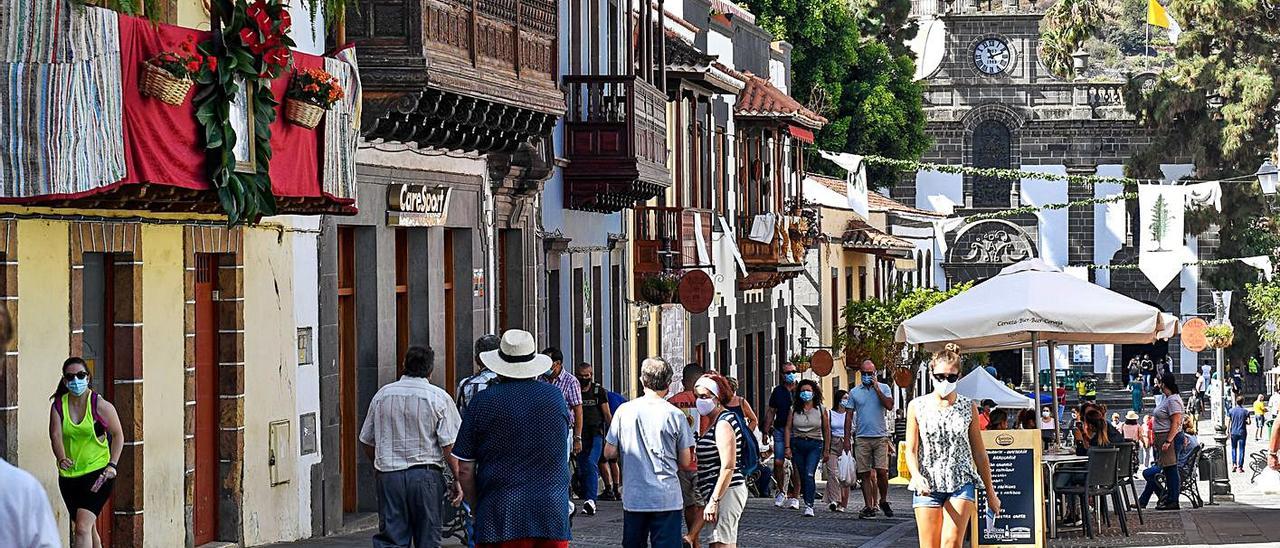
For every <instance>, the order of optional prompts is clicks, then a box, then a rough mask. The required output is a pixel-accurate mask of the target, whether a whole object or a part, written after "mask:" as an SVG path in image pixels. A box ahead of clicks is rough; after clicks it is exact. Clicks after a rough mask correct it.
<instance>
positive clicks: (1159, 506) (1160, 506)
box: [1156, 502, 1182, 510]
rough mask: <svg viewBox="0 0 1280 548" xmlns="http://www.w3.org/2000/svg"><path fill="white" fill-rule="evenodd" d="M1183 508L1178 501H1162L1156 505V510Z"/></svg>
mask: <svg viewBox="0 0 1280 548" xmlns="http://www.w3.org/2000/svg"><path fill="white" fill-rule="evenodd" d="M1181 509H1182V506H1180V505H1179V504H1178V503H1177V502H1170V503H1163V502H1162V503H1160V504H1157V505H1156V510H1181Z"/></svg>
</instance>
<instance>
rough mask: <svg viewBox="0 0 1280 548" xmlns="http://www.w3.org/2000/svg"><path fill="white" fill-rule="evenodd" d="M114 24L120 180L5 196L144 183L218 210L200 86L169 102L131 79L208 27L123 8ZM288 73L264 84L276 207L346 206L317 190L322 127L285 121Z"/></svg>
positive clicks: (60, 198)
mask: <svg viewBox="0 0 1280 548" xmlns="http://www.w3.org/2000/svg"><path fill="white" fill-rule="evenodd" d="M119 25H120V26H119V28H120V62H121V77H122V78H121V84H122V85H121V89H120V92H121V93H122V95H123V106H124V111H123V136H124V138H123V141H124V143H123V146H124V156H125V167H126V175H125V177H124V179H122V180H120V181H118V182H116V183H113V184H110V185H106V186H102V187H98V188H95V189H92V190H88V191H84V192H80V193H77V194H61V195H41V196H33V197H28V198H21V199H9V200H5V201H8V202H18V203H29V204H39V203H45V202H66V204H67V205H75V204H76V202H75V200H77V199H79V198H87V197H91V196H92V197H95V198H97V197H104V198H105V196H104V195H107V194H111V193H116V192H117V191H121V190H124V188H125V187H128V186H131V185H138V184H147V185H156V186H165V187H177V188H183V189H189V190H194V191H208V192H198V193H191V194H190V195H191V196H194V197H195V198H194V199H195V200H196V201H198V202H205V205H204V207H202V208H201V210H205V211H210V212H220V211H221V208H218V207H212V208H211V207H209V206H210V205H212V204H216V203H217V196H216V194H215V193H214V192H212V191H211V190H210V189H211V183H210V173H209V166H208V164H207V153H206V149H205V148H204V136H203V133H204V130H203V127H202V126H200V124H199V122H197V121H196V117H195V110H196V107H195V104H194V100H193V98H194V96H195V94H196V93H198V92H199V89H200V86H198V85H196V86H192V88H191V91H190V93H189V95H188V97H187V101H186V102H184V103H182V104H181V105H178V106H170V105H168V104H165V103H163V102H161V101H160V100H158V99H154V98H151V97H144V96H142V92H141V89H140V87H139V85H138V83H139V76H140V72H141V71H142V63H143V62H144V61H146V60H147V59H150V58H152V57H154V56H155V55H156V54H158V53H160V52H162V51H165V50H173V49H175V48H176V47H177V46H178V44H180V43H182V42H183V41H185V40H186V39H187V38H188V37H190V38H192V39H193V40H194V41H195V42H196V43H199V42H201V41H203V40H206V39H208V37H209V36H210V33H209V32H208V31H200V30H194V29H189V28H184V27H177V26H172V25H164V24H159V25H157V24H153V23H151V22H149V21H147V20H145V19H141V18H137V17H127V16H123V15H122V16H120V17H119ZM293 57H294V66H295V68H296V69H299V70H300V69H305V68H320V69H324V68H325V63H324V58H323V57H319V56H316V55H309V54H305V53H300V52H297V51H295V52H294V53H293ZM289 78H290V75H289V74H288V73H286V74H284V75H282V76H281V77H280V78H277V79H276V80H275V81H274V82H272V85H271V88H272V92H273V93H274V95H275V97H276V99H277V100H278V101H280V103H281V105H280V106H279V107H277V109H276V110H277V117H276V121H275V122H274V123H272V124H271V151H272V155H271V166H270V175H271V188H272V193H273V194H275V196H276V197H277V198H280V199H286V201H287V204H282V205H283V207H281V213H310V212H315V213H319V212H331V213H353V212H354V211H355V208H354V200H352V199H349V198H344V197H337V196H334V195H332V194H329V193H326V192H325V191H324V188H323V183H322V177H321V165H322V162H323V157H322V148H321V147H322V143H321V141H322V137H321V136H322V133H321V132H322V131H323V129H321V128H323V126H321V127H320V128H317V129H315V130H309V129H305V128H302V127H299V126H295V125H293V124H290V123H288V122H286V121H285V118H284V113H283V110H284V105H283V103H284V94H285V90H286V88H287V87H288V85H289ZM107 89H110V88H109V87H108V86H98V87H97V88H95V89H91V90H90V91H91V92H95V91H96V92H102V91H103V90H107ZM353 131H354V130H353ZM107 199H108V200H109V198H107ZM175 199H176V198H175ZM185 199H186V198H184V200H185ZM278 201H279V200H278ZM157 205H159V204H157Z"/></svg>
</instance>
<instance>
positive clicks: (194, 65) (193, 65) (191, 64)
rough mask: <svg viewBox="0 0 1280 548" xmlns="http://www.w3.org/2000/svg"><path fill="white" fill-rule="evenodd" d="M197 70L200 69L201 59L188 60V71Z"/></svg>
mask: <svg viewBox="0 0 1280 548" xmlns="http://www.w3.org/2000/svg"><path fill="white" fill-rule="evenodd" d="M197 70H200V61H197V60H195V59H192V60H190V61H187V72H195V71H197Z"/></svg>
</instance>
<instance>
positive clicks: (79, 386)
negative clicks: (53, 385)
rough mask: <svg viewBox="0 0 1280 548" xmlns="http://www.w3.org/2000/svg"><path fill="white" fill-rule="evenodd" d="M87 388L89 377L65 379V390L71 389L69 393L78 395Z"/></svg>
mask: <svg viewBox="0 0 1280 548" xmlns="http://www.w3.org/2000/svg"><path fill="white" fill-rule="evenodd" d="M88 389H89V379H71V380H69V381H67V390H70V391H71V395H73V396H79V395H81V394H84V391H85V390H88Z"/></svg>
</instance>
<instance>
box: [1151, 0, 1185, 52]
mask: <svg viewBox="0 0 1280 548" xmlns="http://www.w3.org/2000/svg"><path fill="white" fill-rule="evenodd" d="M1147 24H1148V25H1152V26H1156V27H1160V28H1162V29H1168V30H1169V41H1170V42H1173V43H1174V44H1177V43H1178V35H1180V34H1182V27H1180V26H1178V21H1177V20H1175V19H1174V18H1173V17H1171V16H1170V15H1169V11H1168V10H1166V9H1165V7H1164V6H1162V5H1160V0H1147Z"/></svg>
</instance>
